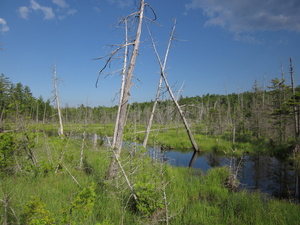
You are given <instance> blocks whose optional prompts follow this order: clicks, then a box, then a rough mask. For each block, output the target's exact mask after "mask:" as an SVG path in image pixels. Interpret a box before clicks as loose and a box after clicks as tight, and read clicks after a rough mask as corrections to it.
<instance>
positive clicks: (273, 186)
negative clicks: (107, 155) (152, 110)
mask: <svg viewBox="0 0 300 225" xmlns="http://www.w3.org/2000/svg"><path fill="white" fill-rule="evenodd" d="M72 136H73V137H75V138H82V135H75V134H73V135H72ZM86 138H88V139H90V140H93V141H94V140H95V138H96V139H98V140H99V139H101V140H102V141H104V143H106V144H107V138H103V137H99V136H95V135H94V134H87V136H86ZM125 146H126V147H129V148H132V147H133V146H136V147H138V146H141V145H140V144H137V143H132V142H124V147H125ZM147 151H148V154H149V155H150V157H152V158H155V159H159V160H161V161H164V162H166V163H169V164H171V165H172V166H182V167H188V166H190V165H191V167H192V168H195V169H200V170H202V171H203V172H206V171H207V170H209V169H211V168H215V167H220V166H229V167H230V168H231V169H232V172H233V173H235V174H236V175H237V178H238V180H239V182H240V186H239V188H241V189H243V188H244V189H248V190H253V191H255V190H258V191H260V192H262V193H265V194H268V195H270V196H274V197H278V198H287V199H296V202H299V200H300V197H299V191H300V188H299V187H300V186H299V180H300V173H299V171H296V170H295V165H294V162H293V161H292V160H288V159H279V158H276V157H272V156H268V155H250V154H244V155H243V156H241V157H231V156H228V155H225V153H224V154H220V153H218V154H217V153H214V152H209V153H202V152H201V153H198V154H194V152H193V151H192V152H183V151H181V150H180V149H178V150H175V149H174V150H161V148H159V147H157V148H153V147H147Z"/></svg>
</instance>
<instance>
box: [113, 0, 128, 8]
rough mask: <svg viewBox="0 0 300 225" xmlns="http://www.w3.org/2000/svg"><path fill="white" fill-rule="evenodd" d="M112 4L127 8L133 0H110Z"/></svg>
mask: <svg viewBox="0 0 300 225" xmlns="http://www.w3.org/2000/svg"><path fill="white" fill-rule="evenodd" d="M108 2H109V3H110V4H116V5H117V6H118V7H120V8H125V7H129V6H131V5H133V0H108Z"/></svg>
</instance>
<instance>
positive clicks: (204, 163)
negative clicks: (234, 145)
mask: <svg viewBox="0 0 300 225" xmlns="http://www.w3.org/2000/svg"><path fill="white" fill-rule="evenodd" d="M148 152H149V154H150V156H151V157H155V158H160V159H162V160H163V161H165V162H168V163H170V164H171V165H173V166H183V167H188V166H189V164H190V161H191V158H192V157H193V152H186V153H183V152H180V151H176V150H172V151H162V150H160V149H156V148H149V150H148ZM220 166H229V167H230V168H232V171H233V172H234V173H236V175H237V178H238V180H239V181H240V188H246V189H249V190H259V191H261V192H263V193H267V194H270V195H272V196H276V197H279V198H294V197H297V198H299V196H297V195H298V194H297V191H296V190H298V191H299V183H298V181H299V173H297V172H296V171H295V167H294V163H293V161H291V160H283V159H278V158H275V157H272V156H267V155H256V156H254V155H247V154H245V155H243V156H242V157H238V158H236V157H229V156H227V155H225V154H216V153H213V152H212V153H199V155H197V157H196V158H195V159H194V162H193V165H192V167H193V168H196V169H201V170H202V171H203V172H206V171H207V170H208V169H210V168H214V167H220Z"/></svg>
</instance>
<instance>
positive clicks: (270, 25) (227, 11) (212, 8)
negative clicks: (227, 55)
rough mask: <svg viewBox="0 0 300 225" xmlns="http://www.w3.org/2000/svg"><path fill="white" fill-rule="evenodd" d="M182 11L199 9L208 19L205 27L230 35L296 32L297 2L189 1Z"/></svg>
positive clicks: (298, 27)
mask: <svg viewBox="0 0 300 225" xmlns="http://www.w3.org/2000/svg"><path fill="white" fill-rule="evenodd" d="M186 8H187V9H202V11H203V14H204V15H205V16H206V17H207V18H208V19H207V21H206V22H205V26H220V27H222V28H224V29H227V30H228V31H230V32H233V33H234V34H241V33H251V32H255V31H277V30H287V31H296V32H300V1H299V0H288V1H283V0H268V1H262V0H191V2H190V3H189V4H187V5H186ZM248 37H249V36H248Z"/></svg>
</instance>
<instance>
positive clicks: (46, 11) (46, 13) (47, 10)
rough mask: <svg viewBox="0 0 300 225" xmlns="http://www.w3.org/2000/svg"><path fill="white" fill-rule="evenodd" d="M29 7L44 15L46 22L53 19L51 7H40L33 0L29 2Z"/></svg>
mask: <svg viewBox="0 0 300 225" xmlns="http://www.w3.org/2000/svg"><path fill="white" fill-rule="evenodd" d="M30 6H31V8H32V9H33V10H35V11H38V10H41V11H42V12H43V13H44V19H46V20H50V19H53V18H54V17H55V14H54V12H53V10H52V8H51V7H46V6H41V5H40V4H39V3H37V2H36V1H35V0H30Z"/></svg>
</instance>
